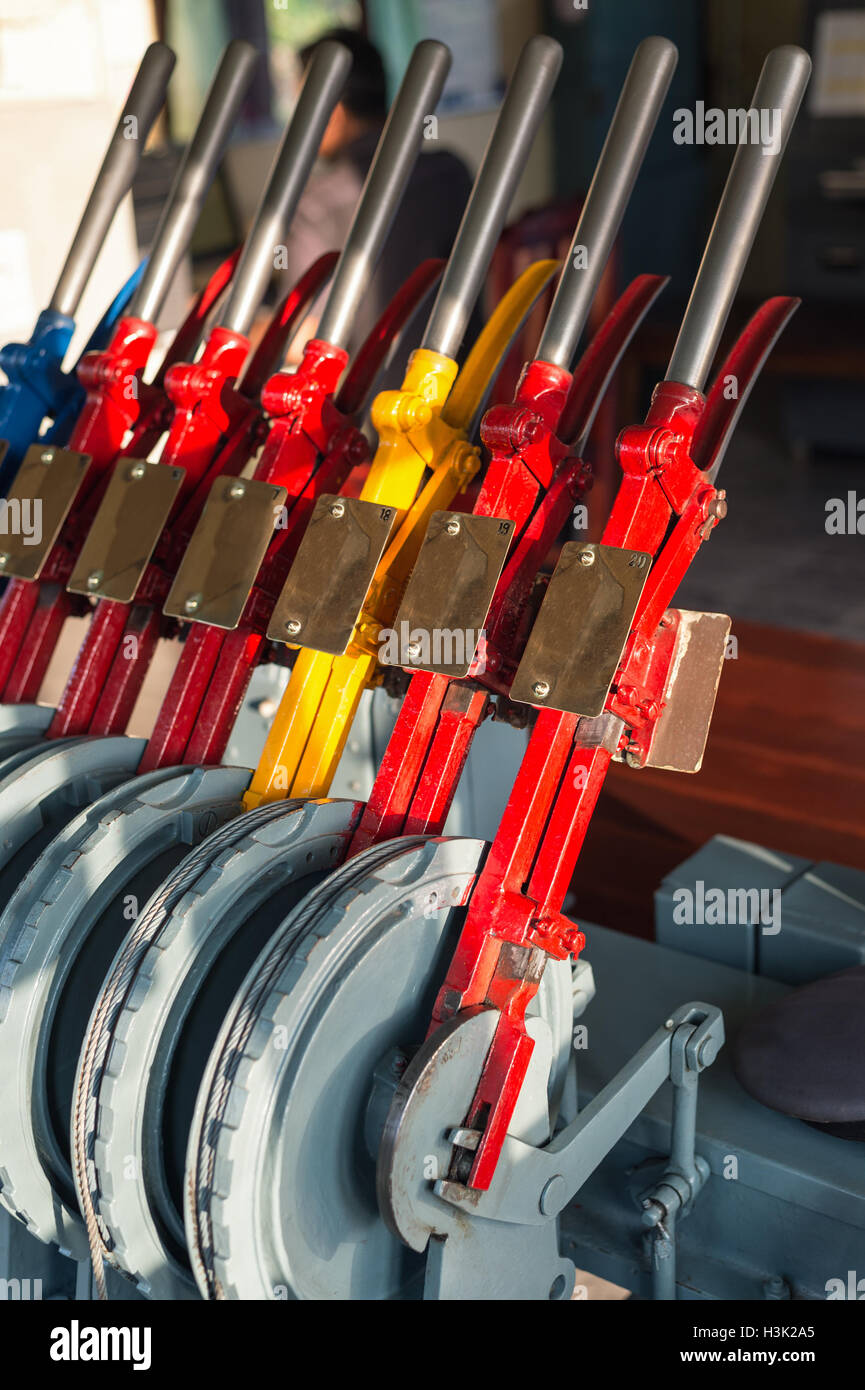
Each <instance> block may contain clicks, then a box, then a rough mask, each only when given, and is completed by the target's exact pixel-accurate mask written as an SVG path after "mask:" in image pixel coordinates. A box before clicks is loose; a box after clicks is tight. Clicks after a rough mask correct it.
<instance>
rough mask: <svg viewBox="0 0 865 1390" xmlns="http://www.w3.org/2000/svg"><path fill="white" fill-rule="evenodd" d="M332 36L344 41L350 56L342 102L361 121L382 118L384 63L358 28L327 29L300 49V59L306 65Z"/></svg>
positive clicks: (383, 111)
mask: <svg viewBox="0 0 865 1390" xmlns="http://www.w3.org/2000/svg"><path fill="white" fill-rule="evenodd" d="M325 39H333V40H334V41H335V42H336V43H341V44H344V46H345V47H346V48H347V49H348V50H349V52H350V53H351V57H352V63H351V68H350V70H349V74H348V79H347V81H346V84H345V88H344V89H343V93H342V98H341V99H342V104H343V106H345V107H346V109H347V110H349V111H350V112H351V114H352V115H353V116H358V117H359V118H360V119H361V120H367V121H383V120H384V119H385V117H386V115H387V80H386V78H385V74H384V63H383V62H382V60H381V54H380V53H379V51H378V49H377V48H376V46H375V44H372V43H370V41H369V39H366V38H364V36H363V34H361V33H359V32H358V31H357V29H341V28H336V29H328V31H327V33H325V34H322V35H321V36H320V37H319V38H318V39H316V41H315V43H310V44H307V45H306V47H305V48H302V49H301V50H300V55H299V56H300V59H301V62H303V63H304V64H306V63H307V62H308V61H309V58H310V56H311V55H312V53H313V52H314V50H315V49H316V48H317V46H318V44H320V43H322V42H323V41H324V40H325Z"/></svg>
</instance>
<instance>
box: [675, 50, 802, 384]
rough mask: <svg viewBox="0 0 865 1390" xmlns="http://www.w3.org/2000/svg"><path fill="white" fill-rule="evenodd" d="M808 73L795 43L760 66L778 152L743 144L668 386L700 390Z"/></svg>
mask: <svg viewBox="0 0 865 1390" xmlns="http://www.w3.org/2000/svg"><path fill="white" fill-rule="evenodd" d="M810 73H811V59H810V58H809V57H808V54H807V53H805V52H804V50H803V49H801V48H796V47H794V46H793V45H790V44H788V45H784V46H783V47H781V48H775V49H773V50H772V52H771V53H770V54H769V56H768V57H767V59H766V61H765V63H764V64H763V70H762V72H761V73H760V80H759V82H758V83H757V89H756V91H755V92H754V97H753V101H752V103H751V109H752V110H755V111H756V112H757V113H758V119H759V118H760V113H762V112H769V113H771V119H772V121H773V125H774V141H773V145H772V147H771V148H770V147H768V146H764V145H763V144H761V143H756V142H755V143H751V144H740V145H739V148H738V149H737V151H736V157H735V159H734V160H733V164H732V168H731V169H730V173H729V174H728V176H727V183H726V185H725V187H724V192H723V194H722V195H721V201H720V203H719V204H718V211H717V213H716V215H715V221H714V223H713V224H712V230H711V232H710V233H709V240H708V241H707V243H706V249H705V251H704V252H703V259H702V261H701V262H700V269H699V270H698V271H697V278H696V280H695V281H694V288H693V290H692V291H691V298H690V299H689V301H688V307H687V309H686V310H685V317H684V318H683V319H682V326H681V328H680V329H679V336H678V338H677V339H676V346H675V347H674V348H673V355H672V357H671V358H670V365H669V367H668V368H667V375H666V378H665V379H666V380H667V381H679V382H682V383H683V384H684V385H686V386H692V387H694V388H695V389H696V390H697V391H702V389H703V386H704V384H705V381H706V376H707V375H708V371H709V368H710V366H711V365H712V359H713V357H714V356H715V351H716V349H717V347H718V342H719V340H720V337H721V334H722V333H723V331H724V324H725V323H726V322H727V315H728V314H729V312H730V306H731V305H732V302H733V298H734V296H735V294H736V291H737V289H738V288H739V281H740V280H741V278H742V272H743V270H744V269H745V263H746V261H747V259H748V256H749V254H750V252H751V247H752V246H753V244H754V238H755V236H756V235H757V229H758V227H759V226H760V221H761V219H762V216H763V213H764V211H765V208H766V203H767V202H768V200H769V194H770V193H771V191H772V185H773V183H774V182H775V175H776V174H777V172H778V166H779V164H780V163H781V158H782V155H783V153H784V148H785V146H786V144H787V140H788V138H789V135H790V131H791V130H792V128H793V122H794V121H795V119H796V113H797V111H798V110H799V103H800V102H801V100H802V96H803V94H804V92H805V87H806V86H807V84H808V78H809V76H810Z"/></svg>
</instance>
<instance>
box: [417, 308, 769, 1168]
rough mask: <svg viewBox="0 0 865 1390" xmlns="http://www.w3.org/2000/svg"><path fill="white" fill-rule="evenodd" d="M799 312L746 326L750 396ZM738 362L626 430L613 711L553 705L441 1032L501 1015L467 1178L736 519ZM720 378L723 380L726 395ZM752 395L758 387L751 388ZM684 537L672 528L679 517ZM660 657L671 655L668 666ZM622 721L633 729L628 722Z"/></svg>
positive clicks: (480, 1095) (458, 962)
mask: <svg viewBox="0 0 865 1390" xmlns="http://www.w3.org/2000/svg"><path fill="white" fill-rule="evenodd" d="M794 308H795V303H794V302H793V301H787V302H786V305H785V306H782V305H781V304H780V303H777V302H776V305H775V306H774V309H773V310H772V311H771V312H767V311H766V308H765V307H764V310H762V311H760V312H759V313H758V314H757V315H756V316H755V317H754V319H752V320H751V322H750V324H749V325H748V327H747V328H746V330H745V332H744V333H743V335H742V337H741V338H740V340H739V342H738V343H737V345H736V347H735V348H734V349H733V353H732V354H731V359H732V360H733V361H734V362H736V363H738V365H739V367H740V370H741V372H742V376H741V377H740V381H739V386H740V393H741V389H742V387H743V385H744V386H747V389H750V384H751V382H752V381H753V379H754V376H756V373H757V372H758V371H759V367H760V365H761V364H762V361H763V360H764V358H765V355H766V352H767V351H768V349H769V346H771V342H772V341H774V338H775V337H776V336H777V333H778V331H780V329H779V323H781V324H782V323H783V322H784V321H786V318H787V317H789V314H790V313H791V312H792V311H793V309H794ZM731 359H728V362H727V363H725V365H724V367H723V368H722V371H721V373H720V374H719V377H718V378H717V379H716V382H715V384H714V385H713V387H712V390H711V391H710V392H709V396H708V398H704V397H703V396H702V395H701V394H700V393H699V392H697V391H695V390H693V389H692V388H691V387H687V386H682V385H680V384H678V383H676V382H667V381H665V382H662V383H661V384H660V385H659V386H658V387H657V388H656V390H655V393H654V396H653V399H652V404H651V408H650V410H649V413H648V416H647V418H646V422H645V424H644V425H639V426H633V427H631V428H629V429H626V430H625V431H623V433H622V434H621V435H620V437H619V440H618V443H617V449H616V452H617V456H618V459H619V463H620V465H621V467H622V471H623V475H624V476H623V480H622V484H621V486H620V488H619V492H618V495H617V498H616V501H615V504H614V506H613V510H612V513H611V515H610V518H609V520H608V522H607V525H606V527H605V530H604V535H603V543H604V544H605V545H612V546H619V547H627V548H634V549H639V550H644V551H648V552H649V553H651V554H652V555H653V556H654V564H653V567H652V570H651V571H650V574H649V578H648V580H647V583H646V586H645V588H644V590H643V594H642V597H641V600H640V603H639V605H638V607H637V611H636V613H635V616H634V620H633V624H632V628H631V633H630V636H629V638H628V641H627V643H626V645H625V649H624V652H623V654H622V659H621V662H620V665H619V669H618V671H617V673H616V676H615V678H614V681H613V684H612V687H611V692H610V695H609V697H608V700H607V704H606V707H605V713H604V714H602V715H601V716H599V717H598V718H595V719H580V718H578V717H577V716H575V715H573V714H565V713H557V712H555V711H553V710H542V711H541V712H540V713H539V714H538V717H537V721H536V724H535V727H534V730H533V732H532V736H531V738H530V740H529V746H528V749H527V751H526V754H525V757H524V759H523V762H522V765H521V768H520V772H519V774H518V777H517V779H516V782H515V784H514V788H513V791H512V794H511V797H510V798H509V801H508V804H507V807H506V809H505V812H504V815H503V817H502V821H501V824H500V827H499V831H498V833H497V835H496V838H495V840H494V841H493V845H492V848H491V850H490V853H489V855H488V857H487V861H486V863H485V865H484V868H483V871H482V873H481V875H480V877H479V879H478V882H477V884H476V885H475V888H474V891H473V893H472V896H471V903H470V907H469V911H468V914H467V918H466V923H465V926H464V929H463V932H462V934H461V937H460V941H459V943H458V946H457V949H456V952H455V955H454V958H453V961H452V963H451V966H450V969H449V971H448V974H447V978H446V980H445V984H444V986H443V988H442V990H441V992H440V994H439V997H438V999H437V1001H436V1007H435V1011H434V1018H433V1027H436V1026H438V1025H439V1024H440V1023H441V1022H443V1021H444V1020H445V1019H448V1018H450V1017H452V1016H453V1015H454V1014H455V1013H457V1012H459V1011H460V1010H462V1009H465V1008H470V1007H472V1006H474V1005H482V1006H485V1007H491V1008H495V1009H497V1010H499V1011H500V1021H499V1024H498V1026H497V1029H496V1034H495V1037H494V1040H493V1044H492V1046H491V1048H490V1052H489V1054H488V1056H487V1058H486V1062H485V1065H484V1069H483V1072H482V1075H481V1078H480V1082H479V1085H478V1089H477V1092H476V1094H475V1097H474V1100H473V1102H472V1105H471V1108H470V1110H469V1113H468V1115H467V1117H466V1119H465V1124H466V1126H467V1127H469V1128H478V1129H480V1130H481V1131H482V1134H481V1139H480V1142H479V1144H478V1147H477V1149H476V1151H475V1152H474V1153H473V1154H472V1155H471V1158H470V1165H471V1166H470V1172H469V1175H468V1178H467V1182H468V1184H469V1185H470V1186H472V1187H475V1188H481V1189H484V1188H487V1187H488V1186H489V1184H490V1182H491V1180H492V1177H493V1174H494V1172H495V1167H496V1163H497V1160H498V1156H499V1153H500V1151H501V1145H502V1142H503V1140H504V1136H505V1134H506V1133H507V1128H508V1124H509V1122H510V1118H511V1115H512V1114H513V1108H514V1105H515V1104H516V1100H517V1097H518V1095H519V1090H520V1086H521V1085H522V1081H523V1078H524V1076H525V1071H526V1068H527V1066H528V1061H529V1058H530V1056H531V1050H532V1043H531V1040H530V1038H529V1037H528V1035H527V1033H526V1029H525V1011H526V1006H527V1004H528V1002H529V1001H530V999H531V998H532V996H533V995H534V994H535V993H536V991H537V988H538V984H539V982H540V978H541V975H542V973H543V967H544V963H545V961H546V959H547V958H548V957H554V958H563V957H565V956H567V955H573V956H576V955H578V954H579V952H580V950H581V949H582V946H583V944H584V938H583V934H582V932H581V931H580V930H579V927H578V926H576V925H575V924H574V923H572V922H570V921H569V920H568V919H567V918H566V917H564V916H563V914H562V911H561V908H562V904H563V902H564V898H565V894H566V892H567V889H568V886H569V884H570V882H571V879H572V877H573V873H574V870H575V868H576V864H577V860H578V857H579V853H580V850H581V848H582V845H583V841H584V839H585V834H586V831H587V829H588V826H589V823H590V820H591V816H592V812H593V810H594V807H595V804H596V802H597V799H598V796H599V794H600V791H601V788H602V786H603V781H604V777H605V776H606V772H607V769H608V767H609V764H610V761H611V759H612V757H613V755H614V754H615V753H616V752H622V753H627V752H629V751H630V748H631V739H632V737H633V733H634V731H639V730H641V729H643V728H645V727H646V726H647V725H649V724H651V723H652V722H654V721H655V720H657V718H658V716H659V715H660V713H661V711H662V709H663V691H664V687H665V682H666V675H667V672H668V667H669V660H670V659H671V657H672V653H673V645H674V644H673V642H672V641H671V637H670V627H671V625H672V624H673V622H674V621H675V615H674V614H671V613H669V612H668V606H669V604H670V603H671V601H672V599H673V597H674V595H675V592H676V589H677V588H678V585H679V583H680V581H681V579H682V576H683V575H684V573H685V571H686V569H687V567H688V565H689V564H690V561H691V560H692V559H693V556H694V555H695V554H696V552H697V550H698V549H699V547H700V545H701V544H702V542H703V541H704V540H705V539H707V537H708V536H709V535H710V534H711V531H712V529H713V528H714V526H715V525H716V524H717V522H718V520H720V519H721V517H722V516H723V515H724V512H725V510H726V506H725V504H724V502H723V497H724V494H723V493H722V492H719V491H718V490H717V489H716V488H715V487H714V485H713V484H712V482H711V481H710V479H709V476H708V474H707V473H706V472H705V471H703V470H702V469H700V468H698V467H697V466H696V465H695V463H694V461H693V457H692V451H693V450H694V439H695V436H697V433H698V430H699V429H700V426H701V423H702V421H703V419H704V417H705V412H706V409H707V399H708V400H712V402H713V417H714V418H713V420H712V422H711V426H709V425H706V426H704V427H703V428H704V429H705V430H706V434H705V435H704V436H703V437H704V439H711V440H712V441H713V447H708V446H706V447H705V448H704V449H703V453H704V454H705V455H706V457H707V461H709V460H711V457H712V456H713V453H714V452H715V451H716V448H717V447H719V446H720V442H721V441H723V440H724V439H726V437H727V435H728V434H729V429H728V425H729V424H730V422H731V420H732V419H734V418H735V416H736V415H737V414H738V411H739V409H740V404H739V401H738V400H734V401H730V402H729V403H728V408H727V409H726V410H725V409H724V405H723V404H722V402H723V394H724V393H723V378H724V376H725V374H726V368H727V366H728V364H729V362H730V360H731ZM719 382H720V383H722V384H721V386H720V387H719ZM746 393H747V392H746ZM671 522H672V523H673V524H672V529H671V530H669V534H668V528H669V527H670V523H671ZM658 650H661V651H662V652H664V653H665V654H666V660H660V661H659V660H654V659H653V658H654V657H655V655H656V653H657V651H658ZM620 721H621V722H620Z"/></svg>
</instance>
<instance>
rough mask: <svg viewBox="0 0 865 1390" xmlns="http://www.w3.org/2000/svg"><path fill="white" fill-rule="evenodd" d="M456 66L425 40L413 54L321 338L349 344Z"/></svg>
mask: <svg viewBox="0 0 865 1390" xmlns="http://www.w3.org/2000/svg"><path fill="white" fill-rule="evenodd" d="M450 65H451V54H450V50H449V49H448V48H446V47H445V45H444V44H443V43H437V42H436V40H435V39H424V40H423V42H422V43H419V44H418V45H417V46H416V47H415V50H414V52H413V53H412V56H411V61H410V62H409V65H408V68H407V69H406V73H405V76H404V78H403V80H402V83H401V85H400V89H399V91H398V92H397V95H396V99H395V100H394V103H393V106H392V107H391V109H390V114H389V116H388V118H387V124H386V125H385V127H384V130H383V131H382V136H381V139H380V140H379V142H378V148H377V149H376V152H375V158H374V159H373V162H372V165H371V167H370V170H369V173H368V174H367V178H366V182H365V184H364V186H363V192H362V194H361V197H360V202H359V203H358V206H357V212H356V213H355V216H354V221H353V222H352V225H351V230H350V232H349V234H348V237H347V239H346V243H345V247H344V248H343V252H342V255H341V256H340V258H339V262H338V264H337V267H336V270H335V272H334V277H333V282H332V284H331V290H330V294H329V295H328V298H327V303H326V304H325V307H324V311H323V313H322V315H321V319H320V321H319V325H318V328H317V330H316V336H317V337H319V338H322V339H323V340H324V341H325V342H327V343H334V344H335V345H336V346H337V347H343V348H344V347H347V346H348V338H349V335H350V333H351V327H352V323H353V321H354V319H355V316H356V314H357V311H358V308H359V307H360V302H361V299H362V297H363V294H364V291H365V289H366V287H367V284H368V281H369V277H370V275H371V274H372V271H373V270H374V269H375V266H376V263H377V262H378V258H379V256H380V255H381V252H382V247H383V246H384V243H385V239H386V237H387V234H388V232H389V231H390V227H391V224H392V222H393V219H394V215H395V214H396V210H397V208H398V207H399V204H400V199H401V198H402V195H403V192H404V191H405V186H406V184H407V182H408V178H409V175H410V173H411V171H412V169H413V168H414V165H415V161H416V160H417V157H418V152H419V150H420V142H421V135H422V131H423V120H424V117H425V116H428V115H429V114H430V112H431V111H432V110H433V109H434V108H435V105H436V103H437V101H438V99H439V97H440V96H441V93H442V88H443V87H444V84H445V79H446V77H447V75H448V72H449V70H450Z"/></svg>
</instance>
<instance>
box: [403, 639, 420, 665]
mask: <svg viewBox="0 0 865 1390" xmlns="http://www.w3.org/2000/svg"><path fill="white" fill-rule="evenodd" d="M405 650H406V655H407V656H408V658H409V660H410V661H416V660H417V658H418V657H419V656H420V642H409V644H408V646H407V647H406V649H405Z"/></svg>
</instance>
